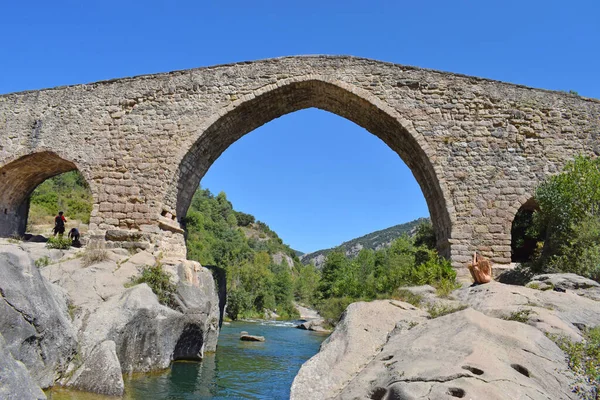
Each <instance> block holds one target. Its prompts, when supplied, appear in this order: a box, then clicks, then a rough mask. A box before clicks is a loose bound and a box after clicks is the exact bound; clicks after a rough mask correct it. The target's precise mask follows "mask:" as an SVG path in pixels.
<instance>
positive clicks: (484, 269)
mask: <svg viewBox="0 0 600 400" xmlns="http://www.w3.org/2000/svg"><path fill="white" fill-rule="evenodd" d="M468 267H469V272H470V273H471V276H472V277H473V280H474V281H475V283H488V282H490V281H491V280H492V262H491V261H490V260H488V259H487V258H485V257H483V256H480V255H479V254H477V252H475V253H473V262H472V263H469V265H468Z"/></svg>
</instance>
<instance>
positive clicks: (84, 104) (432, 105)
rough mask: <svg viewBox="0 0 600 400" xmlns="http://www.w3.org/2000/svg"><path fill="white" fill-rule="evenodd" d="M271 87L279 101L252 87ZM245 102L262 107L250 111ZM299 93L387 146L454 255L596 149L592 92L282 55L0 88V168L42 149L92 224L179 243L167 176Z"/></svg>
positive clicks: (505, 247)
mask: <svg viewBox="0 0 600 400" xmlns="http://www.w3.org/2000/svg"><path fill="white" fill-rule="evenodd" d="M272 97H275V98H277V99H279V101H278V102H275V101H273V100H271V101H268V102H267V101H262V100H265V99H267V100H268V99H269V98H272ZM256 104H258V105H262V106H265V105H266V104H270V105H271V108H269V109H267V108H266V107H265V108H264V109H260V108H259V109H260V110H261V113H264V115H258V116H257V115H256V114H257V112H256V110H254V108H253V106H254V105H256ZM306 107H318V108H323V109H325V110H328V111H331V112H334V113H336V114H338V115H340V116H342V117H345V118H348V119H350V120H352V121H354V122H356V123H358V124H359V125H362V126H363V127H365V128H367V129H369V130H370V131H371V132H373V133H376V134H377V135H379V136H380V137H381V138H382V139H383V140H385V141H386V142H387V143H388V145H389V146H390V147H392V148H395V149H398V150H397V152H398V153H399V154H400V156H401V157H402V158H403V160H404V161H405V163H406V164H408V166H409V167H410V168H411V169H412V171H413V174H414V175H415V178H417V181H418V182H419V183H420V184H421V188H422V190H423V192H424V194H425V196H426V198H427V201H428V202H429V208H430V213H431V215H432V217H433V218H434V220H435V223H436V224H437V226H436V229H437V230H438V232H442V233H443V235H442V241H444V240H446V243H440V246H441V248H442V251H443V253H444V254H446V255H448V254H450V257H451V259H452V264H453V265H454V266H455V267H457V268H460V267H465V266H466V264H467V263H468V262H469V260H470V259H471V258H472V254H473V251H479V252H482V253H485V254H488V255H489V257H490V258H491V259H492V261H493V262H494V263H496V264H508V263H510V260H511V221H512V219H513V217H514V213H515V212H516V210H517V209H518V208H519V206H520V204H517V203H518V202H519V201H520V200H521V198H522V197H523V196H524V195H525V194H526V193H532V192H533V190H534V189H535V187H536V186H537V185H538V184H539V182H541V181H543V180H544V179H546V177H548V176H549V175H552V174H555V173H558V172H559V171H560V170H561V169H562V167H563V166H564V165H565V163H567V162H568V161H569V160H571V159H573V157H574V156H576V155H579V154H584V155H598V154H600V145H599V143H600V101H599V100H595V99H587V98H584V97H580V96H577V95H574V94H569V93H560V92H551V91H547V90H542V89H533V88H528V87H524V86H519V85H514V84H510V83H503V82H497V81H492V80H489V79H484V78H477V77H469V76H464V75H458V74H454V73H448V72H441V71H433V70H426V69H421V68H415V67H411V66H405V65H398V64H391V63H386V62H382V61H377V60H368V59H362V58H356V57H347V56H294V57H283V58H276V59H267V60H259V61H252V62H241V63H235V64H227V65H217V66H211V67H205V68H198V69H190V70H184V71H174V72H169V73H164V74H156V75H145V76H137V77H132V78H122V79H113V80H110V81H105V82H96V83H90V84H85V85H74V86H68V87H60V88H53V89H44V90H39V91H30V92H22V93H12V94H6V95H0V168H3V166H5V165H7V164H8V162H12V161H14V160H16V159H17V158H18V157H21V156H25V155H27V154H30V153H34V152H42V151H50V152H53V153H55V154H57V155H59V156H60V157H61V158H62V159H64V160H70V161H71V162H74V163H76V164H77V166H78V167H79V169H80V170H81V172H82V173H83V174H84V176H85V177H86V179H87V180H88V183H89V184H90V187H91V189H92V194H93V196H94V200H95V204H94V209H93V211H92V215H91V218H90V232H92V233H93V235H94V236H96V237H98V238H101V237H102V238H105V239H106V240H108V241H109V243H108V245H112V246H122V247H127V246H133V245H136V243H137V245H139V246H142V247H144V248H147V249H150V250H152V251H157V252H160V251H162V252H165V253H172V252H177V253H182V252H184V251H185V246H184V242H183V235H182V233H183V231H182V229H181V227H180V224H179V221H178V219H180V218H181V217H182V216H183V214H185V209H186V206H185V201H183V199H184V197H182V200H179V204H178V190H179V189H180V186H179V185H180V182H181V185H182V188H183V189H185V188H186V187H187V186H190V185H194V186H195V184H196V183H197V181H198V180H199V178H200V177H201V176H202V174H203V171H205V170H206V169H207V168H208V165H210V163H211V162H212V161H214V159H216V158H217V157H218V156H219V154H220V153H221V151H223V150H224V149H225V148H227V146H228V145H229V144H231V143H232V142H233V141H234V140H235V138H236V137H240V136H242V135H243V134H245V133H247V132H248V131H251V130H252V129H254V128H256V127H257V126H259V125H260V124H261V123H265V122H267V121H268V120H270V119H272V118H276V117H277V116H280V115H283V114H285V113H287V112H292V111H294V110H297V109H301V108H306ZM238 108H239V110H237V109H238ZM368 110H371V111H368ZM257 117H261V118H257ZM242 122H243V124H242ZM236 124H237V125H236ZM234 131H235V133H232V132H234ZM223 132H225V134H223ZM392 132H393V133H392ZM203 136H204V137H203ZM207 146H208V147H207ZM190 149H192V150H191V151H190ZM413 149H414V150H415V152H413V151H412V150H413ZM188 153H190V154H189V155H188ZM193 154H196V155H197V158H196V159H194V156H193ZM186 157H187V158H186ZM184 158H185V159H186V160H188V161H190V162H189V163H187V164H186V163H184V162H183V161H184ZM419 160H421V161H419ZM188 167H189V168H190V169H191V170H194V169H196V168H198V172H190V171H186V170H185V168H188ZM203 169H204V170H203ZM186 174H192V175H193V174H196V175H195V176H192V177H193V179H192V177H189V179H188V180H186V178H185V176H186ZM194 181H195V182H194ZM432 185H433V186H432ZM436 185H437V186H436ZM194 189H195V187H194ZM186 190H191V189H186ZM434 199H435V201H434V203H433V205H432V201H433V200H434ZM438 199H442V201H441V202H439V204H440V205H438ZM442 204H443V207H442ZM436 207H442V208H441V209H439V210H438V209H436ZM5 208H6V207H5ZM444 213H447V215H445V214H444ZM438 215H441V216H442V217H439V216H438ZM134 242H135V243H134Z"/></svg>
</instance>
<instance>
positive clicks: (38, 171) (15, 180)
mask: <svg viewBox="0 0 600 400" xmlns="http://www.w3.org/2000/svg"><path fill="white" fill-rule="evenodd" d="M63 157H64V155H63V156H62V157H61V155H59V154H57V153H56V152H54V151H49V150H40V151H37V152H33V153H29V154H25V155H20V156H15V157H12V159H11V160H9V161H8V162H6V163H5V164H4V165H2V166H0V236H10V235H15V234H16V235H23V234H24V233H25V229H26V227H27V216H28V213H29V196H30V195H31V193H32V192H33V191H34V190H35V188H36V187H37V186H38V185H39V184H41V183H42V182H44V181H45V180H46V179H48V178H52V177H53V176H56V175H60V174H62V173H65V172H69V171H74V170H79V168H78V167H77V165H76V164H75V163H74V162H73V161H70V160H68V159H66V158H63ZM87 178H88V177H86V179H87Z"/></svg>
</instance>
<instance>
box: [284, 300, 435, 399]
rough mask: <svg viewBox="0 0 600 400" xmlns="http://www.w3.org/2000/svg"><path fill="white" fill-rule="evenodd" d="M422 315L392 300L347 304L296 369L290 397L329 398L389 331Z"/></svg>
mask: <svg viewBox="0 0 600 400" xmlns="http://www.w3.org/2000/svg"><path fill="white" fill-rule="evenodd" d="M426 316H427V313H425V312H424V311H422V310H419V309H417V308H415V307H414V306H412V305H410V304H408V303H404V302H400V301H394V300H378V301H373V302H369V303H365V302H358V303H353V304H351V305H349V306H348V308H347V309H346V311H345V312H344V314H343V315H342V318H341V320H340V322H339V323H338V325H337V326H336V328H335V331H334V332H333V333H332V334H331V336H329V338H327V340H325V341H324V342H323V343H322V344H321V350H320V351H319V353H317V354H316V355H315V356H314V357H312V358H311V359H310V360H308V361H307V362H306V363H304V365H302V367H301V368H300V371H299V372H298V375H296V378H295V379H294V382H293V383H292V389H291V399H328V398H332V397H333V396H335V394H336V393H339V392H340V391H341V390H342V389H343V388H344V386H346V385H347V384H348V382H350V381H351V380H352V379H353V378H354V377H355V376H356V375H357V374H358V373H359V372H360V371H361V370H362V368H363V367H364V366H365V365H367V364H368V363H369V362H370V361H371V360H372V359H373V357H374V356H375V355H376V354H377V352H378V351H379V349H380V348H381V346H383V344H384V343H385V342H386V341H387V338H388V335H389V334H390V332H392V331H393V330H394V329H402V328H403V327H410V326H412V325H414V324H418V323H421V322H424V321H425V320H426Z"/></svg>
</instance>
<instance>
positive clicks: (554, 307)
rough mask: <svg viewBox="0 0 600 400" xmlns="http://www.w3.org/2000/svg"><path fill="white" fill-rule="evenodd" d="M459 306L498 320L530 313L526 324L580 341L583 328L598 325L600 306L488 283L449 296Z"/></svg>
mask: <svg viewBox="0 0 600 400" xmlns="http://www.w3.org/2000/svg"><path fill="white" fill-rule="evenodd" d="M452 295H453V296H454V297H456V298H457V299H458V300H459V301H461V302H462V303H465V304H468V305H469V306H471V307H473V308H474V309H476V310H478V311H480V312H482V313H484V314H486V315H489V316H492V317H497V318H510V317H511V316H512V315H514V314H515V313H518V312H523V311H525V313H529V315H528V324H530V325H532V326H534V327H536V328H538V329H539V330H541V331H542V332H547V333H552V334H560V335H566V336H568V337H570V338H571V339H573V340H581V330H580V328H582V327H594V326H597V325H600V302H598V301H594V300H591V299H588V298H585V297H582V296H578V295H576V294H574V293H560V292H555V291H551V290H548V291H541V290H535V289H530V288H526V287H522V286H512V285H505V284H502V283H498V282H490V283H487V284H485V285H478V286H472V287H467V288H462V289H459V290H456V291H454V292H453V293H452Z"/></svg>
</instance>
